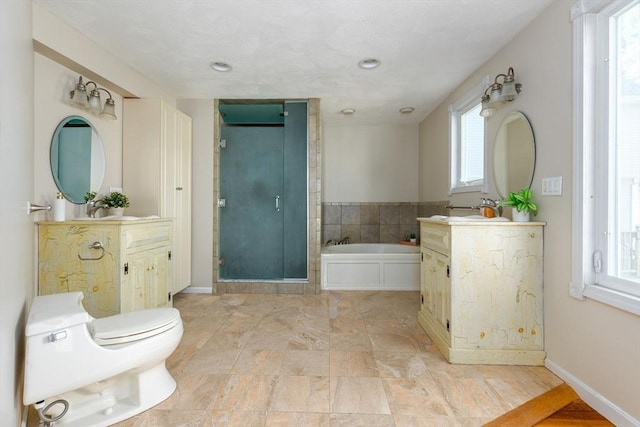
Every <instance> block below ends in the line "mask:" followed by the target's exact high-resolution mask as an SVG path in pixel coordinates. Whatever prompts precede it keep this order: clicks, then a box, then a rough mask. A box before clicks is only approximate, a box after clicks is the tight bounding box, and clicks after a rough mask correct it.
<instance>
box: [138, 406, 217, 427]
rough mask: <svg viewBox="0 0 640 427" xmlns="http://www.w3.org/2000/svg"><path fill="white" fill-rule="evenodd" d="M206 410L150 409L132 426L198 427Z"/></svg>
mask: <svg viewBox="0 0 640 427" xmlns="http://www.w3.org/2000/svg"><path fill="white" fill-rule="evenodd" d="M205 416H206V411H193V410H181V409H178V410H174V409H170V410H164V409H150V410H148V411H147V412H146V413H145V414H144V416H143V417H140V418H139V419H138V420H137V421H136V422H135V424H134V425H133V427H199V426H200V425H201V424H202V421H203V420H204V418H205Z"/></svg>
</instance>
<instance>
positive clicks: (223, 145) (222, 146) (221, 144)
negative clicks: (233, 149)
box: [218, 139, 227, 148]
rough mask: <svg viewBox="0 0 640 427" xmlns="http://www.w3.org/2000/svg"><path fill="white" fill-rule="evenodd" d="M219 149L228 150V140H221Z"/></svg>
mask: <svg viewBox="0 0 640 427" xmlns="http://www.w3.org/2000/svg"><path fill="white" fill-rule="evenodd" d="M218 147H220V148H227V140H226V139H221V140H220V141H218Z"/></svg>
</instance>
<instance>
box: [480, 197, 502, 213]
mask: <svg viewBox="0 0 640 427" xmlns="http://www.w3.org/2000/svg"><path fill="white" fill-rule="evenodd" d="M480 201H481V203H480V206H479V207H480V213H482V208H487V209H491V210H492V211H493V213H494V214H495V216H502V206H498V202H496V201H495V200H493V199H490V198H488V197H482V198H481V199H480Z"/></svg>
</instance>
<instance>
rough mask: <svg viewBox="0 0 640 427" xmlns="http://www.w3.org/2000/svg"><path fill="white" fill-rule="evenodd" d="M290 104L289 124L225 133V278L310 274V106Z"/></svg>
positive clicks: (252, 125) (225, 129)
mask: <svg viewBox="0 0 640 427" xmlns="http://www.w3.org/2000/svg"><path fill="white" fill-rule="evenodd" d="M285 105H286V108H285V110H286V112H283V116H284V123H283V125H274V124H273V123H270V124H268V125H263V124H261V123H259V122H258V123H256V120H252V119H251V118H248V117H241V118H239V120H241V123H242V125H233V124H230V123H226V122H225V124H224V125H223V126H222V128H221V136H222V139H223V140H224V141H225V144H224V148H221V150H220V198H221V199H223V200H224V203H223V204H224V206H223V207H220V208H219V218H220V243H219V245H220V246H219V247H220V250H219V260H220V267H219V278H220V279H221V280H246V281H254V280H255V281H257V280H283V279H298V280H299V279H306V277H307V259H308V256H307V235H308V232H307V223H308V212H307V206H308V200H307V193H308V184H307V139H308V135H307V103H306V102H295V103H286V104H285ZM270 108H272V105H271V106H270ZM250 110H251V111H252V113H251V114H253V113H254V112H255V111H259V110H260V108H259V105H253V106H252V108H251V109H250ZM221 111H222V109H221ZM248 111H249V110H248ZM247 114H249V113H247ZM255 117H261V115H259V114H258V115H256V116H255Z"/></svg>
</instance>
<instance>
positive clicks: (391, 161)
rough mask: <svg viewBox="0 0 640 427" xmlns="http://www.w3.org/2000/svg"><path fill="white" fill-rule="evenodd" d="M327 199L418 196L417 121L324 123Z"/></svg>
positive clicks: (414, 198) (382, 199)
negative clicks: (368, 123)
mask: <svg viewBox="0 0 640 427" xmlns="http://www.w3.org/2000/svg"><path fill="white" fill-rule="evenodd" d="M322 139H323V141H322V144H323V159H322V167H323V170H322V201H323V202H417V200H418V126H417V125H391V124H389V125H369V126H365V125H354V126H346V125H341V126H325V127H324V129H323V137H322Z"/></svg>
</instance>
